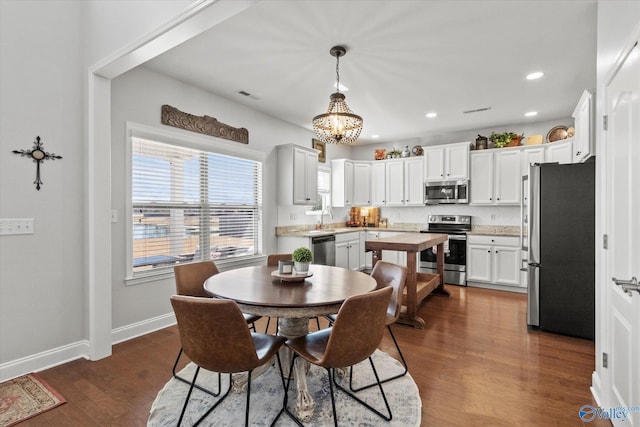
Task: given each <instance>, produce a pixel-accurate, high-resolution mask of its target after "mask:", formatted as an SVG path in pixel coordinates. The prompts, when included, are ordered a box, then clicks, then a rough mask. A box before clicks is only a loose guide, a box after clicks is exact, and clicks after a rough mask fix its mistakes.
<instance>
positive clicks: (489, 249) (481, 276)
mask: <svg viewBox="0 0 640 427" xmlns="http://www.w3.org/2000/svg"><path fill="white" fill-rule="evenodd" d="M520 265H521V260H520V239H519V238H518V237H510V236H477V235H470V236H468V238H467V284H468V285H469V286H479V287H488V288H494V289H504V290H511V291H516V292H524V291H526V289H525V288H524V287H523V285H522V284H521V281H520Z"/></svg>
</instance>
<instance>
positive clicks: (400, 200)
mask: <svg viewBox="0 0 640 427" xmlns="http://www.w3.org/2000/svg"><path fill="white" fill-rule="evenodd" d="M385 164H386V170H385V178H386V179H385V200H386V203H385V205H386V206H420V205H424V159H423V158H422V157H415V158H409V159H401V160H390V161H387V162H386V163H385Z"/></svg>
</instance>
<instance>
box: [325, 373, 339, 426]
mask: <svg viewBox="0 0 640 427" xmlns="http://www.w3.org/2000/svg"><path fill="white" fill-rule="evenodd" d="M325 369H326V370H327V375H328V376H329V392H330V393H331V410H332V411H333V425H334V426H335V427H338V414H337V413H336V398H335V396H334V393H333V382H334V381H335V371H334V370H333V369H329V368H325Z"/></svg>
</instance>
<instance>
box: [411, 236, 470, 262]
mask: <svg viewBox="0 0 640 427" xmlns="http://www.w3.org/2000/svg"><path fill="white" fill-rule="evenodd" d="M460 237H462V236H460ZM463 239H464V237H463ZM463 239H456V236H455V235H449V252H448V253H447V252H445V254H444V263H445V264H452V265H466V264H467V241H466V239H464V240H463ZM420 261H423V262H436V254H434V253H433V249H432V248H428V249H425V250H424V251H422V252H420Z"/></svg>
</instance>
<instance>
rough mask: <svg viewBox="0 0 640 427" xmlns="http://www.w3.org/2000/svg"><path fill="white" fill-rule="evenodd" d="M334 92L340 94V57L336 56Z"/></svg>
mask: <svg viewBox="0 0 640 427" xmlns="http://www.w3.org/2000/svg"><path fill="white" fill-rule="evenodd" d="M336 90H337V91H338V93H340V55H336Z"/></svg>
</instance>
